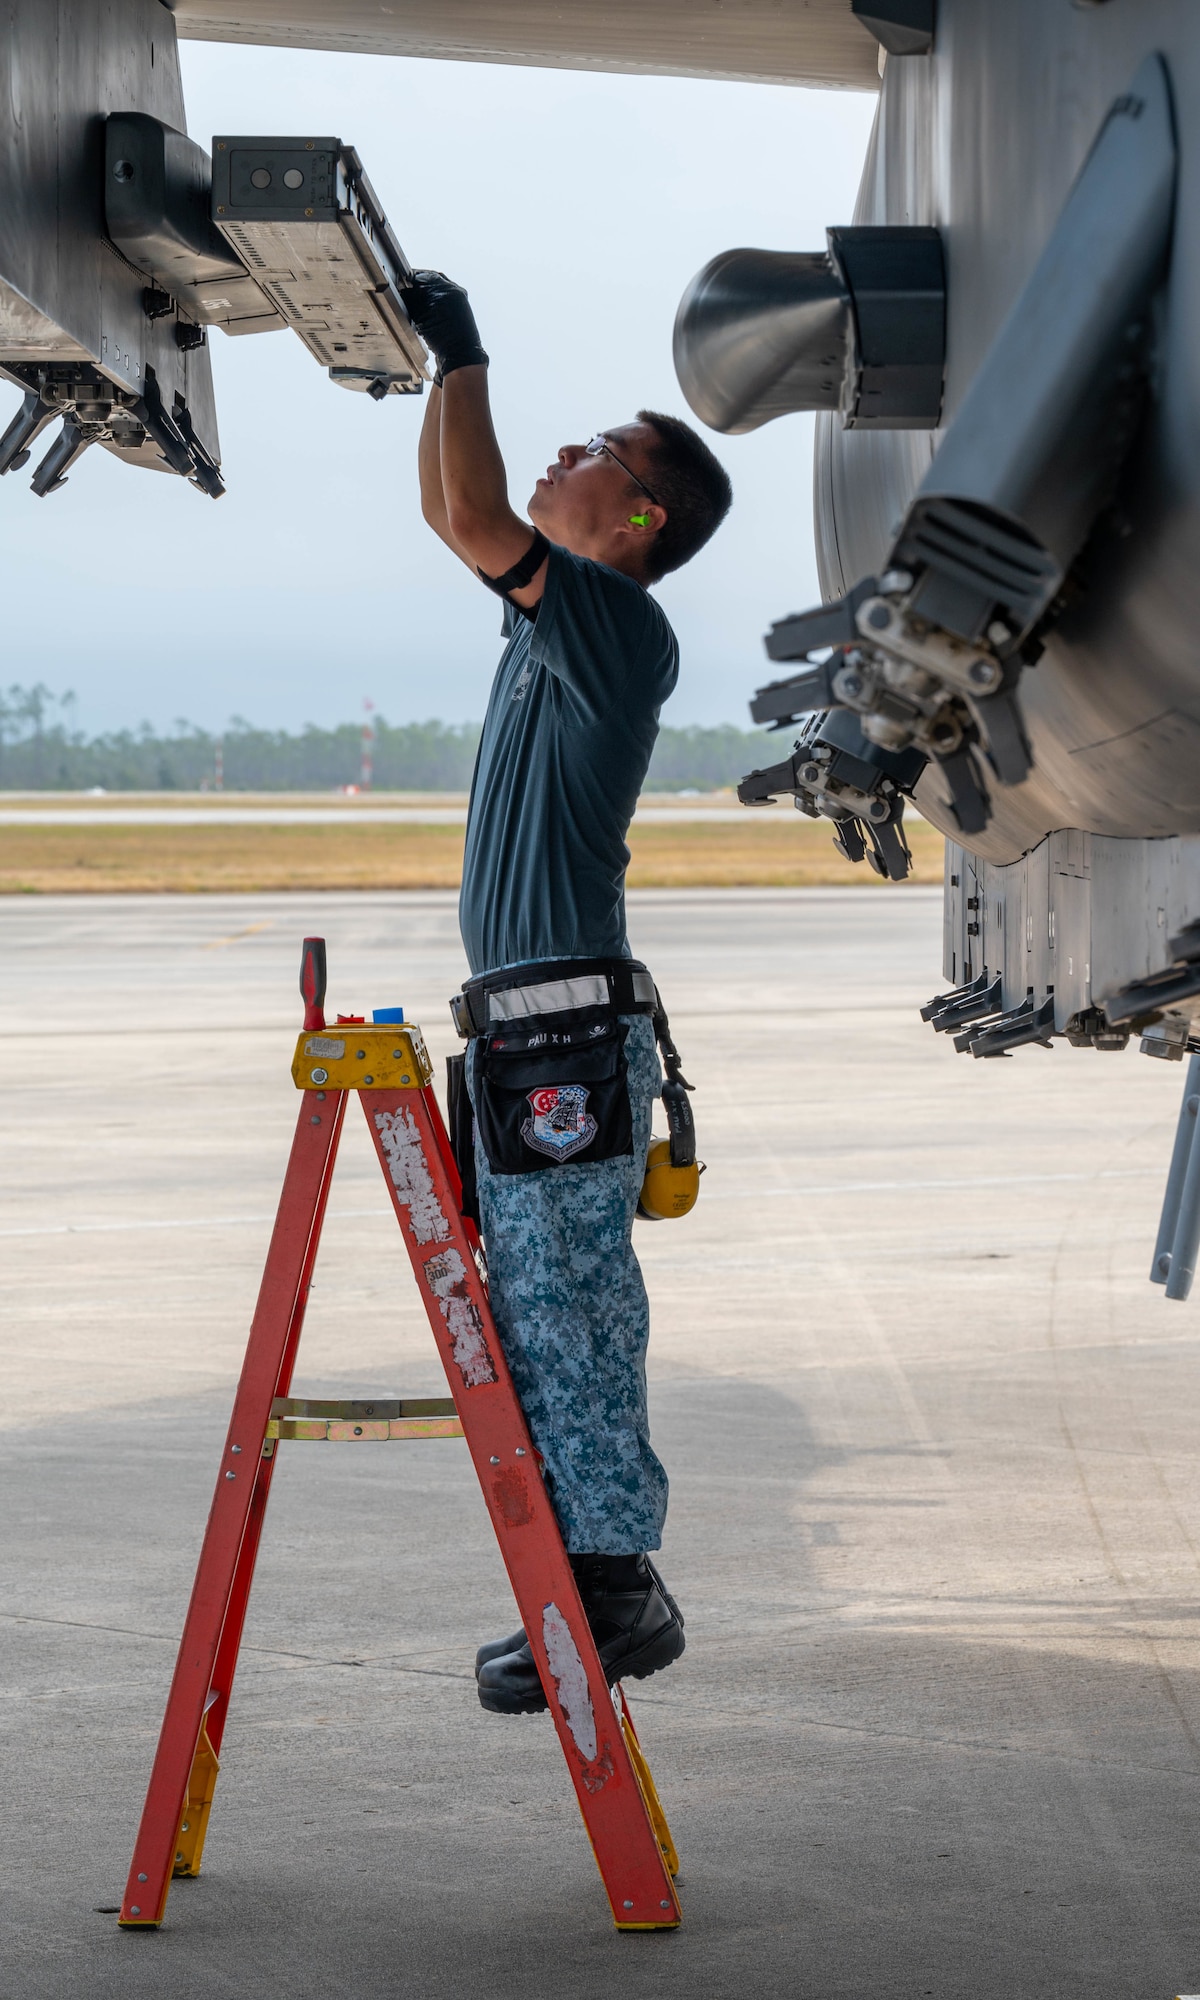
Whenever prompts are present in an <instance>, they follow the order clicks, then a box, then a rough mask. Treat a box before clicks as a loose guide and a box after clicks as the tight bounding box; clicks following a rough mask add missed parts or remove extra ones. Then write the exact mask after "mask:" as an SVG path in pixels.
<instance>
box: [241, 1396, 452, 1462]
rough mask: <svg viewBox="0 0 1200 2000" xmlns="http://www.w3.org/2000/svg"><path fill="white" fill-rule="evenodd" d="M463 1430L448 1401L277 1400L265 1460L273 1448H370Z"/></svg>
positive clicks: (405, 1398)
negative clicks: (315, 1445)
mask: <svg viewBox="0 0 1200 2000" xmlns="http://www.w3.org/2000/svg"><path fill="white" fill-rule="evenodd" d="M462 1434H463V1428H462V1425H461V1423H460V1422H459V1419H458V1413H457V1411H456V1410H455V1407H454V1400H453V1398H452V1397H450V1396H401V1397H395V1396H393V1397H391V1398H387V1397H382V1398H381V1397H376V1398H375V1399H374V1400H373V1401H371V1402H365V1401H359V1402H349V1403H341V1402H329V1401H327V1400H324V1399H321V1398H314V1397H311V1396H276V1398H275V1400H274V1402H273V1403H272V1404H271V1416H270V1420H269V1422H268V1424H267V1431H266V1440H265V1443H264V1447H263V1452H264V1456H265V1457H267V1458H269V1457H271V1455H272V1449H268V1447H271V1448H273V1447H274V1445H275V1443H276V1442H277V1441H278V1442H286V1441H287V1440H289V1439H291V1440H293V1441H299V1442H307V1443H318V1444H371V1443H376V1444H378V1443H380V1442H386V1441H388V1440H392V1441H396V1440H399V1439H403V1438H460V1437H461V1436H462Z"/></svg>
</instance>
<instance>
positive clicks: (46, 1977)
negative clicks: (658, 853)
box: [0, 888, 1200, 2000]
mask: <svg viewBox="0 0 1200 2000" xmlns="http://www.w3.org/2000/svg"><path fill="white" fill-rule="evenodd" d="M631 927H632V937H633V943H634V949H635V950H636V951H638V952H639V953H640V954H641V955H643V956H644V957H645V958H646V959H647V960H648V961H649V962H650V963H651V965H652V967H653V969H654V971H655V973H656V975H657V977H658V979H659V983H660V985H661V987H662V989H663V992H664V996H665V997H666V999H667V1002H668V1005H669V1007H670V1009H671V1015H672V1022H673V1025H674V1027H675V1030H676V1034H677V1038H678V1040H679V1042H680V1044H681V1047H682V1049H683V1052H684V1056H685V1059H686V1060H685V1068H686V1072H687V1074H688V1075H689V1076H690V1078H691V1079H692V1081H693V1082H694V1083H696V1084H697V1086H698V1089H697V1094H696V1099H695V1104H696V1112H697V1120H698V1125H699V1129H700V1134H701V1152H702V1154H703V1155H704V1156H705V1157H706V1158H707V1160H708V1163H709V1171H708V1173H707V1175H706V1177H705V1180H704V1183H703V1190H702V1195H701V1202H700V1206H699V1207H698V1209H697V1210H696V1212H695V1213H694V1215H693V1216H692V1217H691V1218H689V1219H688V1220H686V1221H683V1222H680V1223H677V1224H671V1223H661V1224H644V1225H639V1231H640V1234H639V1248H640V1250H641V1252H642V1255H643V1259H644V1264H645V1269H646V1273H647V1281H648V1284H649V1287H650V1291H651V1297H652V1302H653V1311H654V1337H653V1343H652V1358H651V1394H652V1410H653V1420H654V1430H655V1440H656V1443H657V1445H658V1448H659V1450H660V1452H661V1454H662V1456H663V1458H664V1459H665V1461H666V1464H667V1467H668V1470H669V1472H670V1475H671V1481H672V1507H671V1515H670V1520H669V1523H668V1531H667V1539H666V1544H665V1548H664V1552H663V1557H662V1563H663V1568H664V1570H665V1572H666V1574H667V1577H668V1579H669V1581H670V1582H671V1584H672V1586H673V1588H674V1589H675V1591H676V1592H677V1594H678V1596H679V1597H680V1599H681V1600H682V1603H683V1606H684V1609H685V1612H686V1615H687V1633H688V1649H687V1652H686V1654H685V1656H684V1658H683V1659H682V1660H681V1661H680V1662H679V1664H678V1665H677V1666H676V1667H675V1668H673V1669H672V1670H671V1671H670V1672H669V1673H666V1674H662V1675H659V1676H656V1677H655V1678H654V1679H652V1680H649V1681H646V1682H644V1683H636V1684H634V1685H633V1686H632V1687H631V1689H630V1695H631V1700H632V1704H633V1708H634V1713H635V1715H636V1717H637V1719H638V1723H639V1727H640V1729H641V1733H642V1737H643V1741H644V1743H645V1746H646V1748H647V1751H648V1754H649V1757H650V1760H651V1763H652V1765H653V1768H654V1771H655V1775H656V1777H657V1779H658V1783H659V1788H660V1791H661V1793H662V1795H663V1799H664V1803H665V1805H666V1807H667V1811H668V1813H669V1816H670V1819H671V1822H672V1825H673V1829H674V1832H675V1835H676V1839H677V1841H678V1844H679V1848H680V1851H681V1855H682V1873H681V1881H680V1888H681V1896H682V1901H683V1906H684V1925H683V1928H682V1929H681V1930H680V1931H679V1932H678V1933H676V1934H673V1935H672V1934H660V1935H650V1936H639V1935H632V1936H618V1935H617V1934H616V1933H614V1931H613V1930H612V1928H611V1924H610V1921H609V1917H608V1911H607V1906H606V1903H605V1900H604V1897H603V1893H602V1890H601V1887H600V1883H599V1879H598V1877H597V1875H596V1872H595V1868H594V1865H593V1862H592V1859H591V1855H590V1853H589V1850H588V1846H587V1841H586V1839H585V1836H584V1833H583V1829H582V1827H581V1825H580V1822H579V1817H578V1814H577V1811H576V1808H575V1804H574V1799H573V1796H572V1794H571V1791H570V1788H569V1785H568V1782H567V1779H566V1774H565V1771H564V1769H563V1766H562V1762H561V1758H560V1755H559V1752H558V1749H557V1745H556V1742H555V1739H554V1737H553V1734H552V1731H551V1729H550V1727H549V1725H548V1724H547V1723H546V1721H545V1720H544V1718H532V1719H522V1720H512V1721H510V1720H506V1719H502V1718H498V1717H493V1716H487V1715H485V1714H484V1713H483V1712H482V1710H481V1709H480V1708H479V1706H478V1703H477V1700H476V1697H475V1691H474V1684H473V1678H472V1673H471V1659H472V1655H473V1652H474V1648H475V1646H476V1644H477V1643H478V1642H479V1640H481V1639H483V1638H486V1637H489V1636H492V1635H495V1634H498V1633H500V1632H502V1631H505V1630H507V1629H510V1626H511V1621H512V1607H511V1597H510V1595H509V1592H508V1589H507V1586H506V1583H505V1580H504V1576H503V1571H502V1569H501V1565H500V1561H499V1558H498V1555H497V1553H496V1550H495V1547H494V1543H493V1541H492V1537H491V1530H490V1527H489V1524H488V1521H487V1517H486V1515H485V1513H484V1511H483V1508H482V1505H481V1503H480V1500H479V1496H478V1490H477V1488H476V1486H475V1485H474V1482H473V1478H472V1474H471V1471H470V1467H469V1464H468V1461H467V1459H466V1454H465V1447H464V1446H463V1445H462V1444H461V1443H456V1442H453V1441H449V1442H435V1443H426V1444H421V1445H403V1446H401V1445H393V1446H383V1445H371V1446H361V1447H351V1446H345V1447H341V1448H335V1447H328V1446H325V1447H317V1446H309V1447H304V1446H300V1445H293V1446H290V1447H287V1446H285V1447H284V1452H285V1454H286V1457H285V1460H284V1462H283V1463H282V1464H281V1466H280V1469H279V1473H278V1475H277V1477H276V1479H275V1483H274V1487H273V1491H272V1497H271V1507H270V1514H269V1518H268V1521H267V1527H266V1533H265V1537H264V1543H263V1551H262V1557H261V1560H260V1564H259V1573H258V1580H257V1584H256V1588H255V1593H254V1596H253V1599H252V1602H251V1608H250V1616H249V1621H248V1626H247V1632H246V1645H245V1650H244V1653H243V1658H242V1665H241V1669H240V1674H239V1680H238V1685H237V1689H236V1693H235V1698H234V1703H233V1708H232V1713H231V1719H230V1724H229V1728H228V1732H227V1735H226V1739H225V1751H224V1759H223V1762H224V1768H223V1770H222V1773H221V1778H220V1783H219V1786H218V1791H217V1799H216V1805H215V1807H214V1812H213V1819H212V1826H211V1831H210V1834H209V1840H208V1847H207V1851H206V1855H205V1866H204V1873H203V1875H202V1877H201V1878H200V1879H199V1880H198V1881H195V1882H191V1881H183V1882H178V1883H176V1884H175V1885H174V1886H173V1888H172V1891H171V1897H170V1902H169V1905H168V1909H167V1919H166V1924H165V1926H164V1927H163V1929H162V1930H161V1931H158V1932H153V1933H148V1934H139V1933H132V1934H128V1933H122V1932H120V1931H118V1929H117V1926H116V1920H115V1916H114V1915H113V1914H112V1908H113V1906H115V1905H117V1904H118V1903H119V1901H120V1895H121V1890H122V1886H123V1882H124V1876H125V1870H126V1867H127V1865H128V1857H129V1851H130V1846H131V1842H132V1838H133V1833H134V1829H135V1826H136V1822H137V1817H138V1813H139V1810H140V1806H141V1800H142V1796H143V1792H144V1788H145V1783H146V1778H147V1774H148V1771H149V1766H150V1761H151V1757H152V1754H153V1749H154V1744H155V1740H156V1736H157V1731H158V1726H159V1722H160V1719H161V1714H162V1708H163V1702H164V1698H165V1694H166V1689H167V1683H168V1679H169V1676H170V1672H171V1667H172V1664H173V1660H174V1654H175V1648H176V1644H177V1641H178V1635H179V1630H180V1624H181V1620H182V1616H183V1611H184V1606H185V1603H186V1599H187V1593H188V1590H189V1587H190V1583H191V1576H192V1571H193V1567H194V1563H195V1558H196V1552H197V1548H198V1545H199V1540H200V1536H201V1532H202V1529H203V1524H204V1518H205V1514H206V1511H207V1506H208V1501H209V1497H210V1494H211V1489H212V1482H213V1478H214V1475H215V1472H216V1469H217V1460H218V1457H219V1452H220V1444H221V1440H222V1438H223V1435H224V1430H225V1425H226V1422H227V1418H228V1411H229V1404H230V1399H231V1395H232V1390H233V1384H234V1380H235V1377H236V1373H237V1369H238V1366H239V1364H240V1359H241V1354H242V1350H243V1346H244V1342H245V1335H246V1330H247V1327H248V1325H249V1320H250V1315H251V1311H252V1308H253V1303H254V1297H255V1293H256V1289H257V1284H258V1278H259V1274H260V1271H261V1266H262V1260H263V1255H264V1251H265V1248H266V1242H267V1237H268V1233H269V1229H270V1222H271V1216H272V1213H273V1209H274V1204H275V1200H276V1197H277V1194H278V1188H279V1183H280V1178H281V1175H282V1171H283V1166H284V1161H285V1158H286V1154H287V1147H288V1143H289V1136H290V1131H291V1128H292V1125H293V1123H294V1120H295V1116H296V1108H297V1106H296V1096H295V1092H294V1090H293V1088H292V1085H291V1081H290V1076H289V1063H290V1059H291V1049H292V1042H293V1037H294V1034H295V1031H296V1028H297V1025H298V1011H299V1002H298V997H297V994H296V973H297V964H298V953H299V940H300V938H301V936H302V935H303V934H304V932H306V931H320V932H324V934H325V935H326V936H327V938H328V940H329V955H330V969H331V984H330V1005H331V1008H332V1009H337V1008H340V1009H341V1010H342V1011H343V1012H347V1013H348V1012H351V1011H353V1012H362V1011H364V1010H368V1009H370V1008H371V1007H373V1006H383V1005H389V1004H403V1005H404V1006H405V1007H406V1008H407V1009H408V1011H409V1014H410V1018H416V1019H418V1020H420V1021H422V1023H423V1024H424V1025H425V1027H426V1029H427V1032H428V1034H429V1037H430V1040H431V1042H432V1044H433V1046H434V1049H435V1053H436V1055H437V1057H438V1059H439V1064H440V1058H441V1056H442V1055H443V1054H444V1053H446V1052H447V1051H448V1050H449V1049H450V1048H451V1047H452V1046H454V1043H453V1037H452V1035H451V1033H450V1030H449V1024H448V1020H447V1017H446V1012H445V1000H446V996H447V994H448V993H449V992H450V991H451V990H452V988H453V987H454V986H455V985H456V984H457V981H458V979H459V977H460V974H461V971H462V965H461V958H460V952H459V946H458V940H457V934H456V928H455V918H454V902H453V898H452V897H450V896H446V895H436V894H427V895H398V894H397V895H359V896H326V897H322V896H314V895H303V894H301V895H293V896H261V897H244V898H235V897H194V898H184V897H178V898H176V897H165V896H164V897H158V898H150V897H146V898H137V897H128V898H84V897H79V898H75V899H68V898H61V899H55V898H49V897H46V898H33V897H30V898H27V899H18V898H10V899H8V900H7V901H6V902H5V903H4V904H3V906H2V907H0V936H2V938H3V964H4V981H3V1002H4V1009H5V1028H4V1034H3V1037H2V1038H0V1064H2V1066H3V1079H4V1094H3V1104H4V1109H5V1120H4V1123H5V1142H4V1148H3V1158H2V1166H0V1171H2V1173H3V1184H4V1193H5V1201H4V1206H3V1212H2V1214H0V1286H2V1291H0V1298H2V1301H3V1337H4V1352H5V1360H4V1385H5V1386H4V1395H3V1398H2V1399H0V1423H2V1424H3V1426H4V1429H5V1433H6V1434H5V1437H4V1441H3V1444H4V1449H3V1454H2V1481H3V1501H2V1506H3V1520H4V1524H5V1531H4V1536H3V1563H4V1580H3V1588H2V1591H0V1607H2V1615H0V1646H2V1648H3V1672H2V1675H0V1679H2V1682H3V1693H4V1702H3V1714H4V1718H5V1733H6V1741H5V1747H4V1752H3V1755H4V1766H3V1777H2V1786H3V1798H4V1802H5V1811H4V1813H3V1816H2V1822H0V1883H2V1885H3V1896H2V1903H3V1908H2V1909H0V1928H2V1930H3V1937H2V1940H0V2000H163V1997H164V1996H166V1995H173V1994H186V1995H188V1996H189V2000H216V1996H230V2000H248V1996H250V1995H255V1994H269V1995H272V1996H274V1995H280V1996H288V2000H291V1996H297V2000H309V1996H311V2000H334V1996H336V2000H360V1996H362V2000H367V1996H370V1997H371V2000H376V1997H377V1996H378V2000H390V1996H393V1995H395V1996H401V1995H403V1996H413V2000H418V1996H419V2000H451V1996H453V2000H463V1996H466V1997H467V2000H475V1996H479V2000H518V1996H526V1995H531V1996H534V2000H551V1996H554V2000H558V1996H564V1995H566V1996H571V2000H575V1996H580V2000H602V1997H603V2000H608V1996H616V1995H619V1996H621V2000H627V1997H628V2000H650V1996H659V1995H672V1996H674V1995H679V1996H686V2000H732V1997H733V1996H739V2000H740V1996H742V1995H753V1996H765V1997H766V2000H776V1996H788V2000H792V1996H796V2000H834V1996H843V1995H844V1996H853V2000H884V1996H886V2000H892V1996H896V2000H908V1996H915V2000H922V1996H937V2000H968V1996H970V2000H1014V1996H1018V2000H1025V1996H1029V2000H1033V1996H1039V2000H1041V1996H1063V2000H1170V1996H1172V1995H1175V1994H1179V1993H1183V1994H1187V1993H1197V1992H1200V1916H1198V1914H1197V1902H1198V1899H1197V1887H1198V1881H1200V1743H1198V1740H1197V1732H1198V1731H1200V1676H1198V1672H1197V1658H1196V1648H1195V1630H1196V1619H1197V1599H1198V1595H1200V1593H1198V1589H1197V1581H1198V1579H1197V1567H1198V1563H1197V1547H1198V1540H1200V1483H1198V1482H1197V1479H1196V1476H1195V1440H1196V1436H1197V1429H1198V1423H1200V1393H1198V1382H1200V1370H1198V1368H1197V1352H1196V1349H1197V1329H1198V1327H1200V1297H1198V1298H1197V1299H1196V1300H1194V1301H1193V1302H1192V1303H1191V1304H1190V1305H1176V1304H1168V1303H1167V1302H1166V1301H1165V1300H1164V1298H1163V1295H1162V1292H1161V1290H1159V1289H1158V1288H1155V1287H1152V1286H1151V1285H1150V1284H1149V1283H1148V1282H1147V1277H1146V1273H1147V1271H1148V1268H1149V1262H1150V1252H1151V1247H1152V1243H1153V1237H1154V1230H1155V1225H1156V1219H1157V1210H1158V1203H1159V1199H1160V1195H1161V1188H1162V1182H1163V1179H1164V1177H1165V1173H1166V1166H1167V1158H1168V1153H1169V1147H1170V1140H1171V1135H1172V1132H1173V1128H1174V1119H1175V1113H1176V1109H1177V1103H1178V1097H1179V1092H1180V1088H1181V1083H1182V1073H1181V1070H1180V1068H1179V1067H1177V1066H1176V1065H1173V1064H1172V1065H1168V1064H1164V1063H1152V1062H1148V1061H1145V1060H1143V1059H1141V1058H1140V1057H1139V1056H1137V1055H1135V1054H1126V1055H1125V1056H1113V1055H1097V1054H1093V1053H1091V1052H1085V1051H1079V1052H1075V1051H1071V1050H1068V1049H1065V1048H1060V1047H1056V1048H1055V1049H1054V1050H1053V1052H1051V1053H1047V1052H1045V1051H1043V1050H1040V1049H1032V1050H1025V1051H1022V1052H1021V1053H1020V1054H1019V1055H1018V1056H1017V1058H1016V1059H1015V1060H1013V1061H1011V1062H992V1063H979V1062H973V1061H972V1060H971V1059H970V1058H968V1057H958V1056H955V1055H954V1053H953V1051H952V1049H951V1048H950V1046H949V1045H948V1044H947V1042H946V1040H945V1039H942V1038H935V1037H934V1035H933V1034H932V1033H931V1031H930V1030H929V1029H928V1028H926V1027H924V1026H923V1025H922V1024H921V1022H920V1020H919V1018H918V1016H917V1011H916V1010H917V1007H918V1005H919V1004H920V1002H922V1001H923V1000H925V999H926V998H928V996H929V995H930V994H931V993H933V992H934V991H936V990H937V989H938V988H939V987H940V986H941V985H942V984H943V982H942V980H941V978H940V974H939V959H940V898H939V896H938V895H937V893H936V892H933V891H924V890H919V889H917V890H913V889H909V890H905V889H897V890H887V889H878V890H877V889H867V888H864V889H859V890H855V891H852V892H848V893H847V892H842V891H832V890H831V891H819V890H818V891H802V890H801V891H782V892H775V891H756V892H725V893H711V892H692V893H688V894H681V893H671V892H665V891H663V892H647V893H643V894H641V895H639V896H637V897H635V898H633V899H632V904H631ZM351 1120H352V1121H353V1122H351V1123H349V1124H348V1127H347V1134H346V1140H345V1143H344V1145H343V1159H342V1163H341V1168H340V1172H339V1176H338V1179H337V1181H336V1183H335V1188H334V1193H333V1198H332V1202H331V1208H330V1216H329V1221H328V1224H327V1228H326V1237H325V1248H324V1251H323V1254H322V1258H321V1261H320V1263H319V1265H318V1268H317V1285H316V1290H315V1292H314V1295H313V1299H312V1303H311V1307H310V1312H309V1321H308V1327H307V1329H306V1332H305V1336H304V1341H303V1344H302V1347H301V1352H300V1365H299V1370H298V1376H297V1383H296V1390H297V1393H300V1394H304V1393H309V1394H313V1393H319V1392H321V1391H325V1392H328V1393H331V1394H335V1395H350V1394H354V1393H371V1392H379V1393H383V1392H388V1393H391V1394H395V1393H397V1392H409V1393H415V1394H420V1393H434V1394H436V1393H440V1392H441V1390H442V1382H441V1378H440V1371H439V1368H438V1365H437V1362H436V1358H435V1356H434V1354H433V1350H432V1346H431V1342H430V1339H429V1335H428V1330H427V1327H426V1324H425V1320H424V1316H423V1312H422V1310H421V1307H420V1304H419V1301H418V1299H417V1295H416V1292H415V1289H414V1287H413V1285H412V1281H411V1277H410V1274H409V1270H408V1265H407V1259H406V1258H405V1256H404V1253H403V1250H402V1247H401V1244H400V1242H399V1240H398V1232H397V1230H396V1227H395V1223H394V1220H393V1219H392V1217H391V1215H390V1212H389V1210H388V1208H387V1205H386V1202H385V1199H384V1197H383V1194H382V1190H381V1187H380V1184H379V1179H378V1170H377V1167H376V1165H375V1161H374V1156H373V1154H371V1153H370V1152H369V1151H368V1143H367V1139H366V1135H365V1132H363V1131H362V1130H361V1129H358V1126H359V1123H360V1121H359V1120H358V1117H357V1113H356V1112H355V1111H354V1107H351Z"/></svg>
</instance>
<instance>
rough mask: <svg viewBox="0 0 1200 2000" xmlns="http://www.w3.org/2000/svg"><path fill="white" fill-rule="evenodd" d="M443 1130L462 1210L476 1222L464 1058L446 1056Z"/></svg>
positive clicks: (476, 1194)
mask: <svg viewBox="0 0 1200 2000" xmlns="http://www.w3.org/2000/svg"><path fill="white" fill-rule="evenodd" d="M446 1131H447V1134H448V1136H449V1139H450V1151H451V1152H452V1153H453V1155H454V1164H455V1166H456V1167H457V1168H458V1178H459V1180H460V1181H461V1182H462V1212H463V1214H464V1215H465V1216H466V1218H467V1220H468V1221H469V1222H473V1223H474V1224H475V1225H476V1227H478V1225H479V1192H478V1189H477V1187H476V1184H475V1114H474V1112H473V1111H472V1110H471V1100H470V1098H469V1096H468V1095H467V1058H466V1056H465V1055H459V1056H447V1057H446Z"/></svg>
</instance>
